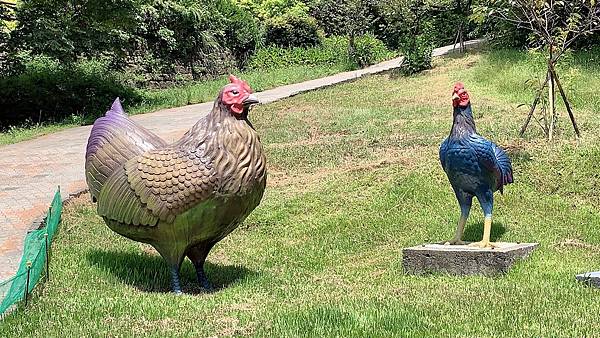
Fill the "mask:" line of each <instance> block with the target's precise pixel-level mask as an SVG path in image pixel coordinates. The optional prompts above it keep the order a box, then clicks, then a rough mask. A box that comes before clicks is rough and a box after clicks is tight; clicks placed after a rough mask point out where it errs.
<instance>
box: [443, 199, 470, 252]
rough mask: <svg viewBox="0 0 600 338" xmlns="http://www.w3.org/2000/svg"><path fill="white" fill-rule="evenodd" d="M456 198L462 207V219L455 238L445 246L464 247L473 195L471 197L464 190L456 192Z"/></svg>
mask: <svg viewBox="0 0 600 338" xmlns="http://www.w3.org/2000/svg"><path fill="white" fill-rule="evenodd" d="M456 198H457V200H458V204H459V206H460V219H459V220H458V226H457V227H456V232H455V233H454V238H452V239H451V240H449V241H447V242H446V243H444V245H464V244H465V242H463V240H462V236H463V233H464V231H465V224H466V223H467V219H468V218H469V213H470V212H471V205H472V204H473V195H470V194H468V193H466V192H464V191H462V190H456Z"/></svg>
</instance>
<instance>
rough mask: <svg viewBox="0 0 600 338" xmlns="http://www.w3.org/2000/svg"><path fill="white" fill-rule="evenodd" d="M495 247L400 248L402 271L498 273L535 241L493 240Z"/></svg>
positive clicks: (469, 273) (425, 245)
mask: <svg viewBox="0 0 600 338" xmlns="http://www.w3.org/2000/svg"><path fill="white" fill-rule="evenodd" d="M495 244H497V245H498V247H497V248H493V249H492V248H490V249H479V248H476V247H470V246H467V245H444V244H423V245H418V246H414V247H411V248H406V249H404V250H402V265H403V267H404V271H405V272H406V273H408V274H413V275H424V274H428V273H447V274H451V275H461V276H462V275H487V276H493V275H499V274H504V273H506V272H508V270H509V269H510V267H511V266H512V265H513V264H514V263H515V262H517V261H519V260H522V259H524V258H526V257H527V256H529V254H530V253H531V252H532V251H533V249H535V248H536V247H537V246H538V243H502V242H498V243H495Z"/></svg>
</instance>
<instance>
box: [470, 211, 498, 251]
mask: <svg viewBox="0 0 600 338" xmlns="http://www.w3.org/2000/svg"><path fill="white" fill-rule="evenodd" d="M491 233H492V217H491V216H490V217H486V218H485V221H484V222H483V239H482V240H481V241H480V242H475V243H471V244H469V246H475V247H478V248H482V249H485V248H496V247H498V246H497V245H496V244H495V243H492V242H490V234H491Z"/></svg>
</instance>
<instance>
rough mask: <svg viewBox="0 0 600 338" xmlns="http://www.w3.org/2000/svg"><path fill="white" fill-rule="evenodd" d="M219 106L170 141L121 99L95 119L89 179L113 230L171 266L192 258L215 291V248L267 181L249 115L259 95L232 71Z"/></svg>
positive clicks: (176, 283)
mask: <svg viewBox="0 0 600 338" xmlns="http://www.w3.org/2000/svg"><path fill="white" fill-rule="evenodd" d="M229 80H230V83H229V84H227V85H226V86H225V87H224V88H223V89H222V90H221V92H220V93H219V96H218V97H217V99H216V101H215V103H214V107H213V109H212V111H211V112H210V113H209V114H208V115H207V116H205V117H203V118H201V119H200V120H199V121H198V122H197V123H196V124H195V125H194V126H193V127H192V128H191V129H190V130H189V131H188V132H187V133H185V135H184V136H183V137H182V138H181V139H180V140H179V141H176V142H175V143H173V144H167V143H166V142H165V141H163V140H162V139H161V138H159V137H158V136H157V135H155V134H153V133H152V132H150V131H149V130H147V129H145V128H144V127H142V126H140V125H138V124H137V123H135V122H134V121H132V120H131V119H129V118H128V117H127V115H126V114H125V112H124V111H123V108H122V107H121V103H120V102H119V99H117V100H115V102H114V103H113V105H112V107H111V109H110V110H109V111H108V112H107V113H106V115H105V116H104V117H101V118H99V119H98V120H96V122H95V123H94V126H93V128H92V131H91V134H90V137H89V139H88V144H87V152H86V156H85V171H86V180H87V184H88V186H89V188H90V193H91V195H92V199H93V201H95V202H97V203H98V214H99V215H100V216H102V218H103V219H104V221H105V222H106V224H107V225H108V227H109V228H110V229H112V230H113V231H115V232H116V233H118V234H120V235H123V236H125V237H128V238H130V239H132V240H135V241H139V242H144V243H148V244H150V245H152V246H153V247H154V248H155V249H156V250H157V251H158V252H159V253H160V255H161V256H162V257H163V258H164V259H165V260H166V262H167V263H168V264H169V266H170V268H171V277H172V284H173V291H174V292H175V293H177V294H180V293H181V283H180V280H179V268H180V266H181V263H182V262H183V260H184V258H185V257H186V256H187V257H188V258H189V259H190V260H191V261H192V263H193V264H194V267H195V268H196V273H197V276H198V282H199V283H200V284H201V285H202V286H203V287H204V288H206V289H208V290H210V289H211V285H210V283H209V282H208V279H207V278H206V275H205V273H204V261H205V260H206V256H207V255H208V252H209V251H210V249H211V248H212V247H213V246H214V245H215V243H217V242H218V241H220V240H221V239H223V238H224V237H225V236H227V235H228V234H229V233H230V232H231V231H233V230H234V229H235V228H236V227H237V226H238V225H239V224H240V223H241V222H242V221H243V220H244V219H245V218H246V217H247V216H248V215H249V214H250V212H252V210H254V208H256V207H257V206H258V204H259V203H260V200H261V198H262V196H263V192H264V190H265V184H266V179H267V173H266V159H265V155H264V153H263V149H262V146H261V144H260V140H259V136H258V134H257V133H256V131H255V130H254V128H253V127H252V124H251V123H250V121H248V111H249V108H250V106H252V105H254V104H257V103H258V100H257V98H256V96H255V95H254V94H252V89H251V88H250V86H249V85H248V84H247V83H246V82H244V81H242V80H239V79H237V78H236V77H235V76H233V75H231V76H230V77H229Z"/></svg>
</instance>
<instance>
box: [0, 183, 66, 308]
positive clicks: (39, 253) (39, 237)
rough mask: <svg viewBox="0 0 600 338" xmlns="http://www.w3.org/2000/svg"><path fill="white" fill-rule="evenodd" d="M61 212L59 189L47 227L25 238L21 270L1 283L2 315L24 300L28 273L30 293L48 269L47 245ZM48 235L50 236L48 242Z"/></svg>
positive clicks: (51, 207)
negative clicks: (43, 272)
mask: <svg viewBox="0 0 600 338" xmlns="http://www.w3.org/2000/svg"><path fill="white" fill-rule="evenodd" d="M61 212H62V200H61V197H60V189H59V190H57V191H56V194H54V199H53V200H52V204H51V206H50V210H49V211H48V215H47V216H46V224H45V226H44V227H43V228H41V229H39V230H34V231H31V232H29V233H28V234H27V237H25V244H24V245H23V256H22V257H21V263H20V264H19V270H18V271H17V273H16V274H15V275H14V276H13V277H11V278H9V279H8V280H5V281H3V282H0V300H1V302H0V315H1V314H3V313H4V312H5V311H6V310H7V309H8V308H9V307H11V306H12V305H13V304H15V303H17V302H18V301H21V300H23V299H24V297H25V288H26V286H27V272H28V271H29V289H28V292H31V290H33V288H34V287H35V285H36V284H37V282H38V280H39V279H40V276H41V274H42V271H43V270H45V268H46V259H47V257H46V252H47V251H46V243H48V244H50V243H51V241H52V238H53V237H54V233H55V232H56V228H57V227H58V223H59V222H60V215H61ZM46 234H47V235H48V240H47V241H46Z"/></svg>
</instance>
